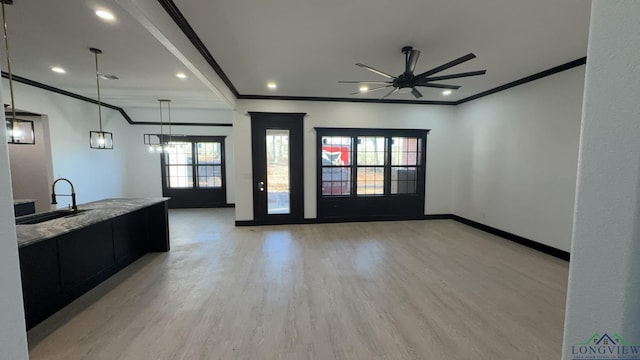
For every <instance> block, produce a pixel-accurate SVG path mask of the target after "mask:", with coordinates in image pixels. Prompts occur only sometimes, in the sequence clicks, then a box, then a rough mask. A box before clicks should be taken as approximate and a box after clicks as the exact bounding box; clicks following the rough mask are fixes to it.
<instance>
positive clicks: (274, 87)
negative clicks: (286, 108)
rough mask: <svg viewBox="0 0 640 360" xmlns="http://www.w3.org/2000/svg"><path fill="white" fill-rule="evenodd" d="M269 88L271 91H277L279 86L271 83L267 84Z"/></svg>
mask: <svg viewBox="0 0 640 360" xmlns="http://www.w3.org/2000/svg"><path fill="white" fill-rule="evenodd" d="M267 87H268V88H269V89H271V90H275V89H277V88H278V85H277V84H276V83H274V82H270V83H268V84H267Z"/></svg>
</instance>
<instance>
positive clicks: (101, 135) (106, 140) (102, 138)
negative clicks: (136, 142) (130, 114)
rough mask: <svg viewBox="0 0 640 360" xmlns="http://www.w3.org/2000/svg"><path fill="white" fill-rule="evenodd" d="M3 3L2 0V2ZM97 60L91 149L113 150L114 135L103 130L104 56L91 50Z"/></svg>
mask: <svg viewBox="0 0 640 360" xmlns="http://www.w3.org/2000/svg"><path fill="white" fill-rule="evenodd" d="M0 1H1V0H0ZM89 51H91V52H92V53H93V54H94V56H95V59H96V87H97V89H98V121H99V123H100V130H99V131H89V147H91V148H92V149H102V150H113V134H112V133H110V132H106V131H103V130H102V103H101V102H100V75H101V74H100V71H99V69H98V54H102V50H100V49H96V48H89Z"/></svg>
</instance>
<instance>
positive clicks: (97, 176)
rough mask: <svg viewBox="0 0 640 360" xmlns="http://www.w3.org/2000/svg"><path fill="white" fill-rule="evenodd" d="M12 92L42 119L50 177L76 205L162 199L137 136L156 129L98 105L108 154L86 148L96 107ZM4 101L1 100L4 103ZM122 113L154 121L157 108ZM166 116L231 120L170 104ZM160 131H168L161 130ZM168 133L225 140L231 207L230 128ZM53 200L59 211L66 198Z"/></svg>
mask: <svg viewBox="0 0 640 360" xmlns="http://www.w3.org/2000/svg"><path fill="white" fill-rule="evenodd" d="M3 85H5V86H8V83H7V82H6V81H4V82H3ZM14 90H15V97H16V108H20V109H24V110H26V111H31V112H34V113H39V114H44V115H46V117H47V119H48V125H49V132H50V139H51V157H52V163H53V177H54V178H59V177H66V178H69V179H70V180H71V181H72V182H73V184H74V186H75V188H76V193H77V200H78V203H79V204H81V203H85V202H89V201H94V200H100V199H105V198H114V197H157V196H162V187H161V178H160V158H159V156H158V155H152V154H149V152H148V151H147V149H146V147H145V146H144V145H143V134H145V133H154V134H155V133H159V132H160V127H159V126H157V125H156V126H148V125H130V124H129V123H127V122H126V120H125V119H124V118H123V117H122V116H121V115H120V113H119V112H117V111H115V110H111V109H108V108H104V107H103V108H102V119H103V129H104V131H108V132H112V133H113V142H114V146H113V150H96V149H90V148H89V131H90V130H98V127H99V126H98V107H97V105H95V104H91V103H88V102H86V101H81V100H76V99H73V98H71V97H68V96H64V95H59V94H56V93H53V92H50V91H45V90H42V89H39V88H35V87H32V86H27V85H23V84H20V83H14ZM5 93H8V91H6V92H5ZM8 101H9V99H6V98H5V102H8ZM127 114H129V116H130V117H131V118H132V119H133V120H134V121H141V122H158V121H159V116H160V110H159V109H158V108H155V107H150V108H131V109H127ZM171 114H172V116H171V120H172V121H174V122H203V123H231V121H232V114H231V110H215V109H182V108H180V107H176V106H173V107H172V111H171ZM165 115H166V113H165ZM164 120H167V119H164ZM165 131H168V129H167V128H165ZM172 131H173V132H174V133H182V134H185V135H217V136H227V138H226V139H225V150H226V155H227V161H226V176H227V202H228V203H233V202H234V197H235V188H234V176H235V170H234V163H235V161H234V151H233V150H234V149H233V136H232V129H231V128H230V127H211V126H174V127H173V128H172ZM25 146H26V145H25ZM56 189H57V190H59V191H60V192H61V193H67V189H66V185H65V184H64V183H59V184H58V185H57V186H56ZM58 202H59V207H65V206H66V205H67V204H68V203H69V202H70V198H66V197H59V199H58Z"/></svg>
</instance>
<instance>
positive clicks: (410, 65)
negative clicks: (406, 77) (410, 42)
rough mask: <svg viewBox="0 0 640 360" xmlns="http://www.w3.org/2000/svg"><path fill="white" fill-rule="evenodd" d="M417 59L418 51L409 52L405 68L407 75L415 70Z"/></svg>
mask: <svg viewBox="0 0 640 360" xmlns="http://www.w3.org/2000/svg"><path fill="white" fill-rule="evenodd" d="M419 57H420V51H419V50H411V54H409V56H407V67H406V73H407V74H413V71H414V70H415V69H416V64H417V63H418V58H419Z"/></svg>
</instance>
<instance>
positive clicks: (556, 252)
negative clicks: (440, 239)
mask: <svg viewBox="0 0 640 360" xmlns="http://www.w3.org/2000/svg"><path fill="white" fill-rule="evenodd" d="M406 220H455V221H457V222H459V223H462V224H465V225H468V226H471V227H472V228H476V229H478V230H482V231H484V232H487V233H489V234H492V235H496V236H499V237H501V238H503V239H505V240H509V241H513V242H515V243H517V244H520V245H523V246H526V247H528V248H531V249H534V250H537V251H540V252H543V253H545V254H547V255H551V256H553V257H556V258H558V259H562V260H565V261H569V260H570V258H571V254H570V253H568V252H566V251H564V250H560V249H556V248H554V247H552V246H549V245H545V244H542V243H539V242H537V241H533V240H530V239H527V238H524V237H522V236H518V235H516V234H512V233H510V232H506V231H504V230H500V229H497V228H494V227H492V226H489V225H485V224H481V223H479V222H477V221H473V220H469V219H467V218H463V217H462V216H458V215H454V214H429V215H423V216H422V217H419V218H407V219H398V218H371V219H363V218H340V219H303V220H300V221H297V222H294V223H289V224H283V225H300V224H337V223H349V222H368V221H406ZM262 225H269V224H261V223H258V222H256V221H255V220H236V226H262Z"/></svg>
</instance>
